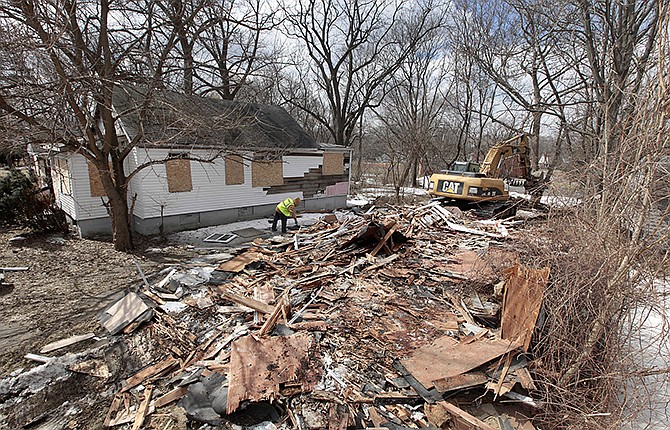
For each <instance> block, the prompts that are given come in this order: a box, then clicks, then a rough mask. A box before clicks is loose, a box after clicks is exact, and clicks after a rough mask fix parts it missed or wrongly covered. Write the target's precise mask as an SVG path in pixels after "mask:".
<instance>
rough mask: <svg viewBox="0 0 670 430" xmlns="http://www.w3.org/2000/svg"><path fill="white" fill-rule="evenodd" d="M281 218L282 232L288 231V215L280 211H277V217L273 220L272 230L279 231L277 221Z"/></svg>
mask: <svg viewBox="0 0 670 430" xmlns="http://www.w3.org/2000/svg"><path fill="white" fill-rule="evenodd" d="M279 220H281V232H282V233H286V221H287V220H288V217H287V216H286V215H284V214H283V213H281V212H279V211H275V219H274V221H272V231H277V221H279Z"/></svg>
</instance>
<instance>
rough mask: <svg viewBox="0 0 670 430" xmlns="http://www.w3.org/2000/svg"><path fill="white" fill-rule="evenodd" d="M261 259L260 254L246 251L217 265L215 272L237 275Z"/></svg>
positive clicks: (261, 255)
mask: <svg viewBox="0 0 670 430" xmlns="http://www.w3.org/2000/svg"><path fill="white" fill-rule="evenodd" d="M262 259H263V254H261V253H260V252H254V251H247V252H245V253H243V254H240V255H237V256H235V257H233V258H231V259H230V260H228V261H226V262H224V263H221V264H219V267H217V268H216V270H219V271H223V272H234V273H238V272H241V271H242V270H244V268H245V267H247V265H249V264H251V263H253V262H255V261H258V260H262Z"/></svg>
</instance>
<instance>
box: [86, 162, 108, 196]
mask: <svg viewBox="0 0 670 430" xmlns="http://www.w3.org/2000/svg"><path fill="white" fill-rule="evenodd" d="M86 164H87V166H88V181H89V184H90V187H91V197H104V196H106V195H107V193H105V189H104V188H103V186H102V181H101V180H100V173H98V169H97V168H96V167H95V164H93V163H91V162H86Z"/></svg>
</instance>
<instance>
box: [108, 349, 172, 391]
mask: <svg viewBox="0 0 670 430" xmlns="http://www.w3.org/2000/svg"><path fill="white" fill-rule="evenodd" d="M176 364H178V361H177V360H176V359H175V358H174V357H173V356H171V355H170V356H168V357H167V358H166V359H165V360H163V361H159V362H158V363H156V364H154V365H152V366H149V367H146V368H144V369H142V370H140V371H139V372H137V373H136V374H134V375H133V376H131V377H130V378H128V379H126V383H125V385H124V386H123V388H121V391H120V392H121V393H123V392H126V391H128V390H130V389H131V388H133V387H136V386H138V385H139V384H141V383H142V382H144V380H146V379H149V378H151V377H152V376H155V375H158V374H160V373H162V372H164V371H165V370H167V369H169V368H170V367H172V366H174V365H176Z"/></svg>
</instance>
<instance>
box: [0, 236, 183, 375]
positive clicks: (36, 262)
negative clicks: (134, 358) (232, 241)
mask: <svg viewBox="0 0 670 430" xmlns="http://www.w3.org/2000/svg"><path fill="white" fill-rule="evenodd" d="M17 236H21V237H24V238H25V239H22V240H11V241H10V239H12V238H16V237H17ZM136 246H137V250H136V251H135V252H134V254H127V253H123V252H118V251H115V250H114V247H113V246H112V244H111V242H109V241H96V240H88V239H79V238H76V237H73V236H66V237H63V236H50V235H30V234H27V233H25V232H23V231H20V230H11V229H9V230H8V229H2V230H0V266H1V267H17V266H18V267H28V270H27V271H21V272H7V273H6V274H5V276H6V279H5V281H6V282H8V283H10V284H12V285H11V286H9V287H0V322H1V323H0V378H3V377H6V376H7V375H9V374H10V373H11V372H13V371H15V370H17V369H20V368H24V369H29V368H31V367H33V366H36V365H37V364H39V363H36V362H33V361H29V360H26V359H25V358H24V356H25V355H26V354H28V353H33V354H39V351H40V349H41V348H42V347H43V346H44V345H46V344H48V343H50V342H53V341H57V340H60V339H64V338H67V337H70V336H73V335H80V334H85V333H89V332H93V333H95V334H97V335H102V334H103V329H102V327H101V326H100V324H99V323H98V321H97V320H96V318H95V317H96V315H97V314H98V312H100V311H101V310H102V309H103V308H105V307H106V306H107V305H109V303H111V302H112V300H114V298H115V296H120V294H121V293H122V292H123V291H124V290H126V289H128V288H130V287H132V286H134V285H137V284H139V283H141V282H142V278H141V275H140V273H139V271H138V269H137V265H136V264H135V261H134V257H135V258H137V261H138V262H139V265H140V267H141V268H142V270H143V271H144V272H145V273H146V274H150V273H152V272H155V271H156V270H157V269H159V268H160V267H162V265H163V264H169V263H170V262H171V261H183V260H184V259H187V258H189V255H194V254H195V253H196V252H195V251H193V250H190V249H188V248H187V246H186V245H184V246H171V247H165V244H164V243H161V242H160V241H158V240H157V239H148V238H136ZM151 247H161V248H162V252H160V253H155V252H146V250H147V249H150V248H151ZM88 346H90V343H87V342H84V343H83V345H82V348H85V347H88Z"/></svg>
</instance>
